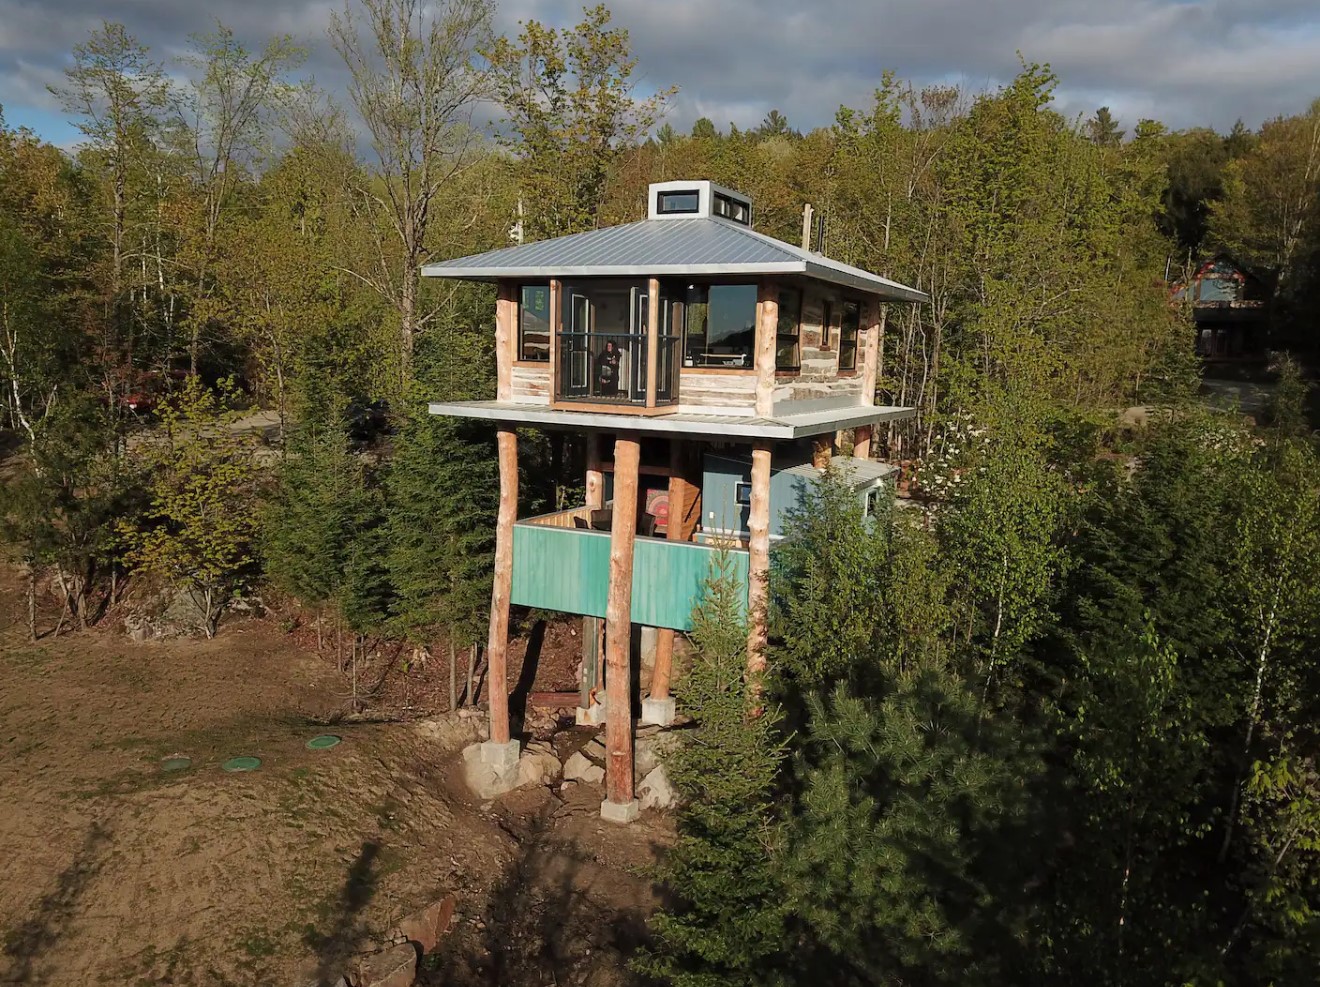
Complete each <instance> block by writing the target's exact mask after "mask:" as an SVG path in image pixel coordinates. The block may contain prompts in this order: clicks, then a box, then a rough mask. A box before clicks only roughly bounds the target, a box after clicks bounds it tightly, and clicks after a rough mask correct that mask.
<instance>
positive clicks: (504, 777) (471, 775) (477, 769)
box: [463, 744, 518, 799]
mask: <svg viewBox="0 0 1320 987" xmlns="http://www.w3.org/2000/svg"><path fill="white" fill-rule="evenodd" d="M481 748H482V745H481V744H469V745H468V746H467V747H464V748H463V780H464V781H466V782H467V786H468V788H470V789H471V790H472V794H473V795H475V796H476V797H477V798H479V799H493V798H495V796H497V795H506V794H508V793H509V792H511V791H513V790H514V789H515V788H517V787H518V762H517V761H515V762H514V763H513V765H512V767H510V766H507V765H501V764H491V763H490V762H488V761H486V760H485V759H484V758H483V757H482V756H481Z"/></svg>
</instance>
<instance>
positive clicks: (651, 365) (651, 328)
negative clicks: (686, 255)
mask: <svg viewBox="0 0 1320 987" xmlns="http://www.w3.org/2000/svg"><path fill="white" fill-rule="evenodd" d="M659 358H660V279H659V278H651V279H650V280H649V281H648V282H647V283H646V406H647V407H648V408H654V407H655V392H656V388H657V386H658V385H659V381H658V380H657V379H656V378H657V374H656V364H657V363H658V362H659Z"/></svg>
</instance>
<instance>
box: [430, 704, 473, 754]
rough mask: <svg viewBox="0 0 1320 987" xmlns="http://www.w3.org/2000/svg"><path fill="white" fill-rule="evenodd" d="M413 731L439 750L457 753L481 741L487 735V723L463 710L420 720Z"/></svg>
mask: <svg viewBox="0 0 1320 987" xmlns="http://www.w3.org/2000/svg"><path fill="white" fill-rule="evenodd" d="M413 729H414V730H416V731H417V732H418V733H419V734H420V735H421V736H422V737H423V738H425V739H426V740H427V741H430V742H431V743H434V744H435V746H436V747H437V748H438V749H439V750H441V751H455V750H458V749H459V748H460V747H466V746H467V745H468V744H473V743H476V742H477V741H478V740H481V739H482V738H483V737H484V736H485V735H486V721H485V718H484V717H482V716H474V715H472V714H471V713H469V712H468V710H465V709H463V710H459V711H458V712H457V713H442V714H440V715H439V716H431V717H427V718H426V719H425V720H418V721H417V722H416V723H414V724H413Z"/></svg>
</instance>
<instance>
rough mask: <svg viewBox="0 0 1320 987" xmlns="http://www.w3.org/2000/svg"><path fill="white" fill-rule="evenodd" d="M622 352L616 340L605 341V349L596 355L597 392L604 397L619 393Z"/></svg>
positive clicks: (614, 395) (615, 395)
mask: <svg viewBox="0 0 1320 987" xmlns="http://www.w3.org/2000/svg"><path fill="white" fill-rule="evenodd" d="M620 358H621V354H620V352H619V348H618V347H617V346H615V345H614V340H612V339H608V340H606V341H605V349H604V350H602V351H601V353H600V354H599V355H598V356H597V357H596V394H597V395H598V396H600V397H603V398H612V397H617V396H618V394H619V362H620Z"/></svg>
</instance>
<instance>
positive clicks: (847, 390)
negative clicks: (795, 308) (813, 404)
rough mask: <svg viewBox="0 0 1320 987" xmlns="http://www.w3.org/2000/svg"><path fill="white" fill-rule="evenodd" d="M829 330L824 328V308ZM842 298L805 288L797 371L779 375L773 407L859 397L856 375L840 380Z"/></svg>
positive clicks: (846, 376)
mask: <svg viewBox="0 0 1320 987" xmlns="http://www.w3.org/2000/svg"><path fill="white" fill-rule="evenodd" d="M827 305H828V307H829V308H830V323H831V324H830V326H829V328H828V331H826V328H825V326H824V319H825V309H826V306H827ZM842 313H843V297H842V296H841V295H840V294H838V293H837V292H833V291H829V290H828V289H822V288H819V287H815V286H808V287H807V289H806V290H805V292H804V293H803V298H802V328H801V330H800V333H801V335H800V337H799V346H800V356H799V362H800V369H799V370H798V372H797V373H796V374H794V375H792V376H784V375H780V376H778V377H777V379H776V384H775V403H776V404H778V403H780V402H784V401H810V400H817V399H819V398H838V397H853V396H855V395H858V394H861V389H862V382H861V380H860V379H859V377H858V375H857V374H855V373H850V374H847V375H845V376H842V377H840V376H839V319H840V316H841V315H842Z"/></svg>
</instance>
